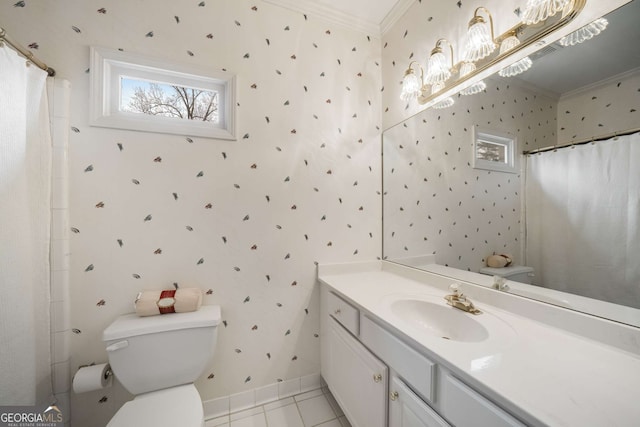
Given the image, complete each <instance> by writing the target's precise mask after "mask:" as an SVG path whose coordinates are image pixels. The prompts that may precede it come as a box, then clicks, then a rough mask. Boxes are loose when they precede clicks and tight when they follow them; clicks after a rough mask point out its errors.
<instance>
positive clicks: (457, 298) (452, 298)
mask: <svg viewBox="0 0 640 427" xmlns="http://www.w3.org/2000/svg"><path fill="white" fill-rule="evenodd" d="M449 290H450V291H451V295H445V297H444V299H446V300H447V304H449V305H450V306H451V307H454V308H457V309H459V310H462V311H466V312H468V313H471V314H480V313H482V312H481V311H480V310H478V309H477V308H475V306H474V305H473V303H472V302H471V301H470V300H469V299H468V298H467V297H466V296H465V295H464V294H463V293H462V292H461V291H460V285H459V284H458V283H453V284H452V285H450V286H449Z"/></svg>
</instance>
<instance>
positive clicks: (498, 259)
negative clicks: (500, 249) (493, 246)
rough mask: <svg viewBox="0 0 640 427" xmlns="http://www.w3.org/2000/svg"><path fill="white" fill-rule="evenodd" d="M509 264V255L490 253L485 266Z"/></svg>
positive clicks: (505, 265) (494, 266) (504, 265)
mask: <svg viewBox="0 0 640 427" xmlns="http://www.w3.org/2000/svg"><path fill="white" fill-rule="evenodd" d="M510 265H511V255H505V254H500V255H491V256H489V257H488V258H487V266H488V267H493V268H502V267H509V266H510Z"/></svg>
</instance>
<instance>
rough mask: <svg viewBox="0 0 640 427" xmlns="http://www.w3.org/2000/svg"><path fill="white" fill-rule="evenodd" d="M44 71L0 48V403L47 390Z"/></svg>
mask: <svg viewBox="0 0 640 427" xmlns="http://www.w3.org/2000/svg"><path fill="white" fill-rule="evenodd" d="M46 77H47V73H45V72H44V71H42V70H40V69H39V68H38V67H36V66H33V65H31V66H27V65H26V61H25V59H24V58H22V57H20V56H19V55H18V54H17V53H16V52H15V51H14V50H13V49H11V48H9V47H7V46H4V47H0V405H36V404H37V405H40V404H45V403H46V402H47V401H48V400H49V399H50V395H51V374H50V372H51V366H50V364H51V361H50V354H51V350H50V317H49V300H50V290H49V289H50V287H49V282H50V272H49V242H50V240H49V238H50V222H51V221H50V215H51V213H50V212H51V210H50V208H51V202H50V195H51V136H50V130H49V112H48V105H47V95H46Z"/></svg>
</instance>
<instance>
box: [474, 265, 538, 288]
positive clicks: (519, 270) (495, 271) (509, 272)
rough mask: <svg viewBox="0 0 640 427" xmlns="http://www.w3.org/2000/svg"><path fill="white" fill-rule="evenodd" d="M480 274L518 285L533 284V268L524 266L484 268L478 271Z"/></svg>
mask: <svg viewBox="0 0 640 427" xmlns="http://www.w3.org/2000/svg"><path fill="white" fill-rule="evenodd" d="M480 273H482V274H487V275H489V276H500V277H504V278H505V279H507V280H513V281H514V282H520V283H527V284H531V283H533V277H534V274H533V267H527V266H526V265H510V266H509V267H501V268H493V267H484V268H481V269H480Z"/></svg>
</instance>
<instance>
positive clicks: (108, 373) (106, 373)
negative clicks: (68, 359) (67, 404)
mask: <svg viewBox="0 0 640 427" xmlns="http://www.w3.org/2000/svg"><path fill="white" fill-rule="evenodd" d="M94 365H97V363H90V364H88V365H80V366H78V371H79V370H80V369H82V368H88V367H89V366H94ZM112 376H113V371H112V370H111V365H110V364H108V363H107V369H105V371H104V373H103V374H102V377H103V379H105V380H106V379H109V377H112Z"/></svg>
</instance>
